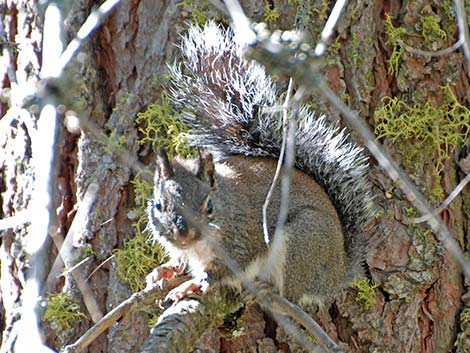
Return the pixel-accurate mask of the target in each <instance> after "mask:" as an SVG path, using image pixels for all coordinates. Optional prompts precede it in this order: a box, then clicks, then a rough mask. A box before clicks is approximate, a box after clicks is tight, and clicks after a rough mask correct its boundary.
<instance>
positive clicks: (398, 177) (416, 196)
mask: <svg viewBox="0 0 470 353" xmlns="http://www.w3.org/2000/svg"><path fill="white" fill-rule="evenodd" d="M310 74H312V73H310ZM314 75H316V77H315V79H314V80H309V81H308V82H307V80H306V82H304V84H306V85H309V86H310V87H312V88H316V90H318V92H320V93H321V94H322V95H323V96H324V97H325V98H326V99H327V100H328V101H329V102H330V103H331V104H332V105H333V106H335V107H336V109H338V110H339V111H340V112H341V113H342V114H343V116H344V117H345V118H346V120H347V122H348V123H349V125H350V126H351V127H353V128H354V130H355V131H356V132H358V133H359V134H360V136H361V137H362V138H363V139H364V142H365V145H366V147H367V149H368V150H369V151H370V152H371V154H372V155H373V156H374V157H375V159H376V160H377V162H378V163H379V165H380V166H381V167H382V168H383V169H384V170H385V172H386V173H387V174H388V176H389V177H390V179H392V180H393V181H394V182H395V183H397V185H398V187H399V188H400V189H401V190H402V191H403V192H404V193H405V194H406V195H407V197H408V200H409V201H410V202H411V203H412V204H413V205H414V206H415V207H416V208H417V209H418V210H419V212H421V213H422V214H423V215H429V219H427V220H426V222H427V223H428V225H429V226H430V227H431V229H432V231H433V232H434V233H435V234H436V235H438V237H439V238H440V240H441V241H442V243H443V244H444V246H445V247H446V248H447V249H448V250H449V251H450V252H451V254H452V255H453V256H454V257H455V259H456V260H457V262H458V263H459V265H460V266H461V268H462V271H463V273H464V274H465V277H467V278H470V266H469V263H468V261H467V260H466V258H465V255H464V254H463V252H462V249H461V248H460V247H459V245H458V244H457V242H456V241H455V240H454V239H453V238H452V235H451V234H450V232H449V229H448V228H447V226H446V225H445V224H444V223H443V222H442V220H440V219H439V218H438V217H437V216H436V215H435V214H434V213H433V212H434V210H433V208H432V206H431V205H430V204H429V202H428V201H427V200H426V199H425V198H424V196H423V195H422V194H421V193H420V192H419V191H418V189H417V188H416V187H415V186H414V184H413V182H412V181H411V180H410V178H409V177H408V176H407V175H406V174H405V173H403V172H402V170H401V169H400V167H399V166H398V165H397V164H396V163H395V161H394V160H393V159H392V157H391V156H390V155H389V154H388V153H387V151H385V150H384V149H383V148H382V146H380V145H379V143H378V142H377V141H376V140H375V136H374V135H373V134H372V133H371V132H370V130H369V128H368V127H367V125H366V124H365V123H364V122H363V121H362V120H361V119H360V118H359V116H358V115H357V113H355V112H354V111H352V110H351V109H349V107H348V106H347V105H346V104H344V103H343V102H342V101H341V100H340V99H339V98H338V96H337V95H336V94H335V93H334V92H333V91H332V90H331V89H330V88H329V87H328V84H327V83H326V82H325V80H324V79H323V78H322V77H319V76H318V75H317V74H314ZM307 76H311V75H307Z"/></svg>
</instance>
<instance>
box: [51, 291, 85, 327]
mask: <svg viewBox="0 0 470 353" xmlns="http://www.w3.org/2000/svg"><path fill="white" fill-rule="evenodd" d="M85 317H86V316H85V314H83V313H82V312H80V306H79V305H78V303H77V302H76V301H75V300H74V299H73V298H72V297H71V295H70V294H69V293H50V294H49V295H48V296H47V309H46V311H45V313H44V315H43V317H42V319H43V320H44V321H47V322H49V323H50V324H51V327H52V328H53V329H54V330H55V331H57V332H62V331H64V330H70V329H71V328H72V327H73V326H75V325H76V324H77V322H78V321H80V320H82V319H84V318H85Z"/></svg>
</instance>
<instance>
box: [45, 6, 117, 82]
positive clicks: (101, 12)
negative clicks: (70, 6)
mask: <svg viewBox="0 0 470 353" xmlns="http://www.w3.org/2000/svg"><path fill="white" fill-rule="evenodd" d="M119 2H120V0H107V1H105V2H104V3H102V4H101V6H100V7H99V8H98V9H96V10H95V11H93V12H92V13H91V14H90V15H89V16H88V18H87V19H86V21H85V23H84V24H83V25H82V26H81V27H80V29H79V30H78V32H77V35H76V37H75V38H74V39H73V40H72V41H71V42H70V43H69V45H68V46H67V48H66V49H65V50H64V52H63V53H62V55H61V56H60V58H59V60H58V62H57V66H56V67H55V71H54V74H53V75H52V76H53V77H59V76H60V75H61V74H62V71H63V70H64V69H65V67H66V66H67V65H68V64H69V63H70V61H71V60H72V58H73V57H74V55H75V54H76V53H77V51H78V50H79V49H80V47H81V46H82V44H83V41H84V40H85V39H87V38H88V37H89V36H90V34H91V33H93V31H95V30H96V29H97V28H98V27H99V25H100V24H101V23H102V22H103V21H104V19H105V18H106V16H108V15H109V14H110V12H111V10H112V9H113V8H114V7H115V6H116V5H117V4H119Z"/></svg>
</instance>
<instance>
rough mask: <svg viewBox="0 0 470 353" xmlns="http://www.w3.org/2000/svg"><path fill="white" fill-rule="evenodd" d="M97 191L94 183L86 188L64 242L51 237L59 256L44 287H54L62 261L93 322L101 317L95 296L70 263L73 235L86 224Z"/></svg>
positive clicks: (97, 188)
mask: <svg viewBox="0 0 470 353" xmlns="http://www.w3.org/2000/svg"><path fill="white" fill-rule="evenodd" d="M98 190H99V186H98V184H96V183H91V184H90V185H89V186H88V188H87V190H86V192H85V195H84V197H83V200H82V202H81V204H80V207H79V208H78V211H77V214H76V215H75V217H74V220H73V222H72V225H71V227H70V229H69V231H68V233H67V236H66V238H65V241H63V242H62V239H60V238H59V237H57V236H53V237H52V239H53V241H54V243H55V245H56V247H57V249H59V255H58V256H57V258H56V260H55V261H54V265H53V266H52V269H51V271H50V272H49V276H48V277H47V280H46V285H45V288H49V289H50V288H53V287H54V283H55V281H56V278H57V276H58V274H59V273H60V268H61V267H62V261H63V263H65V266H66V268H68V269H69V271H70V273H71V274H72V277H73V279H74V280H75V282H76V283H77V287H78V289H79V290H80V292H81V293H82V297H83V302H84V304H85V306H86V308H87V310H88V313H89V314H90V316H91V318H92V320H93V322H98V320H100V319H101V318H102V317H103V313H102V311H101V310H100V307H99V305H98V302H97V300H96V298H95V295H94V294H93V292H92V290H91V289H90V286H89V285H88V284H87V280H86V278H85V276H84V275H83V274H82V273H81V272H80V271H74V270H72V268H74V269H76V268H77V266H76V265H75V264H73V263H72V260H73V259H72V248H73V240H74V238H75V234H76V232H77V231H78V230H79V228H80V227H82V226H83V224H86V220H87V219H88V215H89V214H90V212H91V208H92V207H93V204H94V202H95V200H96V195H97V193H98Z"/></svg>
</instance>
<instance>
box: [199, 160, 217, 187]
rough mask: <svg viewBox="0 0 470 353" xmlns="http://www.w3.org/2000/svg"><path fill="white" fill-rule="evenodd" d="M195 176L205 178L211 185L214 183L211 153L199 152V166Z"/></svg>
mask: <svg viewBox="0 0 470 353" xmlns="http://www.w3.org/2000/svg"><path fill="white" fill-rule="evenodd" d="M197 176H198V178H199V179H201V180H206V181H208V182H209V185H210V186H211V187H213V186H214V184H215V166H214V158H213V157H212V154H210V153H209V154H207V155H206V156H203V154H202V153H201V152H199V168H198V171H197Z"/></svg>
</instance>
